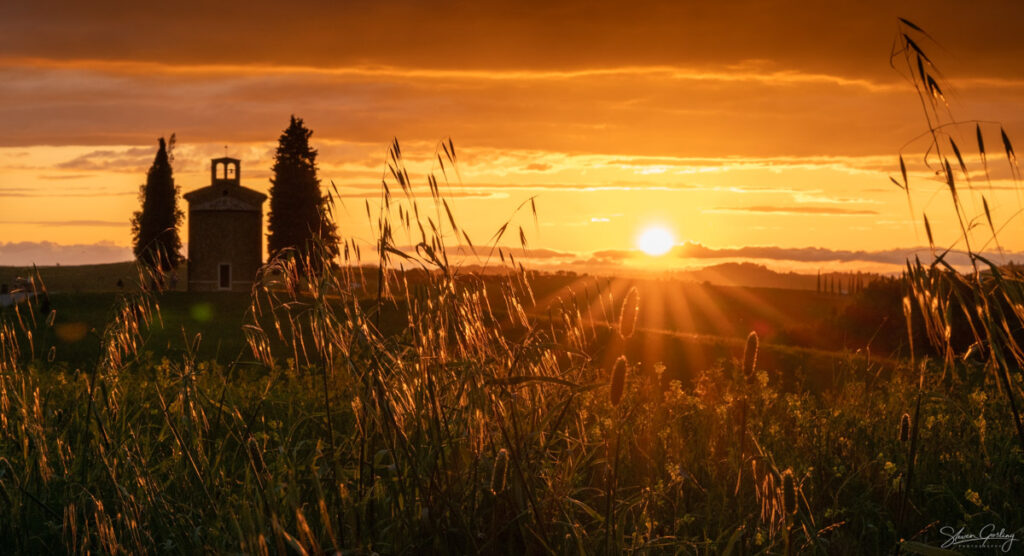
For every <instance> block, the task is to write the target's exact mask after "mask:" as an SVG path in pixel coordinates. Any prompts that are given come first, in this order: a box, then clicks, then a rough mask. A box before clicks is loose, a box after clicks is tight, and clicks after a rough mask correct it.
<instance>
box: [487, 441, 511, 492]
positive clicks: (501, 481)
mask: <svg viewBox="0 0 1024 556" xmlns="http://www.w3.org/2000/svg"><path fill="white" fill-rule="evenodd" d="M507 471H508V450H506V449H505V448H502V449H501V450H500V451H499V452H498V457H496V458H495V459H494V470H493V471H492V473H491V492H492V493H494V494H498V493H499V492H501V491H503V490H505V474H506V473H507Z"/></svg>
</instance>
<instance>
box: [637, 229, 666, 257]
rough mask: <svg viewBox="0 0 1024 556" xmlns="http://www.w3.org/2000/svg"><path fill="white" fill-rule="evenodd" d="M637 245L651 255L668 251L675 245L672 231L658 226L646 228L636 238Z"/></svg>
mask: <svg viewBox="0 0 1024 556" xmlns="http://www.w3.org/2000/svg"><path fill="white" fill-rule="evenodd" d="M636 245H637V247H639V248H640V250H641V251H643V252H644V253H647V254H648V255H652V256H655V257H656V256H659V255H664V254H665V253H668V252H669V250H670V249H672V246H674V245H675V238H674V237H672V232H670V231H668V230H666V229H665V228H662V227H660V226H653V227H650V228H647V229H646V230H644V231H643V233H641V234H640V237H638V238H637V240H636Z"/></svg>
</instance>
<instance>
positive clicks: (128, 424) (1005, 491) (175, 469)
mask: <svg viewBox="0 0 1024 556" xmlns="http://www.w3.org/2000/svg"><path fill="white" fill-rule="evenodd" d="M62 270H63V269H62ZM67 272H68V273H69V275H74V274H75V273H76V272H77V273H79V276H84V275H83V274H81V273H84V272H85V271H84V270H82V269H78V270H77V271H75V270H72V269H67ZM309 272H312V271H309ZM350 272H351V270H345V269H342V271H341V273H340V274H337V275H333V276H332V277H328V276H326V275H324V276H320V275H316V274H313V275H311V276H308V277H305V278H302V279H301V281H300V282H297V283H293V284H288V283H282V282H281V281H280V280H281V279H282V278H281V276H288V275H289V273H282V274H279V275H278V278H275V279H273V280H272V281H271V282H270V283H267V284H266V285H265V286H263V287H260V288H257V289H256V290H255V291H254V296H255V297H250V296H249V295H247V294H188V293H184V292H165V293H160V294H152V293H147V292H142V291H138V290H137V289H135V288H133V287H128V288H126V289H125V291H118V292H109V291H108V292H91V293H89V292H81V293H52V294H50V295H49V297H48V303H49V307H46V309H49V311H51V313H50V314H52V317H51V318H49V319H47V315H46V314H43V313H42V312H41V311H42V309H43V307H42V306H41V298H36V300H35V301H34V302H33V303H31V304H22V305H21V306H20V307H19V311H18V313H14V312H12V311H11V310H10V309H8V310H7V311H6V312H5V313H4V318H5V320H6V321H7V322H8V325H6V327H5V329H4V334H3V344H2V348H3V351H2V354H3V356H4V357H3V359H0V361H2V362H3V365H4V367H3V371H2V374H0V378H2V383H0V384H2V386H3V389H2V390H0V394H2V397H0V401H2V403H3V404H4V405H3V413H2V415H3V420H2V421H0V430H2V436H0V451H2V453H3V454H5V455H4V459H3V460H2V465H0V497H2V498H3V499H4V500H5V505H4V506H2V509H0V512H3V517H4V519H3V520H2V523H3V525H0V544H3V545H4V546H7V547H11V548H12V549H13V550H15V551H18V552H41V551H42V552H53V551H61V552H72V553H85V552H103V553H115V552H149V551H153V550H154V547H159V548H158V549H159V550H160V551H170V552H195V551H214V552H225V551H227V552H245V553H251V552H257V553H262V552H267V553H269V552H274V553H287V552H296V553H315V552H323V551H328V552H330V551H334V550H341V549H345V550H352V551H355V552H370V551H374V552H378V553H423V552H440V553H466V552H485V553H488V552H499V553H510V552H523V551H526V552H534V553H538V552H555V553H567V552H573V553H614V552H619V551H639V552H642V553H662V552H670V553H679V552H682V553H738V552H741V551H745V552H764V553H785V552H813V553H830V554H863V553H865V552H869V553H874V552H882V551H888V550H891V549H892V547H894V546H896V545H897V544H898V543H899V541H900V539H910V542H909V543H904V544H903V545H901V546H903V547H904V549H905V550H912V549H918V550H929V548H928V547H930V546H931V547H934V546H936V545H937V544H939V543H940V542H941V539H942V538H943V537H942V535H941V534H940V533H939V530H940V529H941V528H942V527H943V526H945V525H947V524H963V525H964V526H967V527H970V528H974V529H980V528H981V527H983V526H985V525H987V524H990V523H991V524H995V525H996V526H997V527H998V528H1005V529H1006V530H1007V531H1012V530H1014V528H1016V527H1019V525H1018V524H1019V523H1020V522H1021V520H1022V519H1024V513H1022V511H1021V509H1020V507H1019V504H1018V501H1019V500H1021V499H1024V498H1022V497H1024V483H1022V481H1021V479H1020V474H1019V473H1018V470H1019V469H1020V468H1021V466H1022V465H1024V454H1022V452H1021V450H1020V447H1019V446H1018V445H1017V444H1016V442H1015V438H1014V431H1013V427H1012V425H1011V422H1010V420H1009V419H1007V418H1006V415H1007V414H1008V408H1007V406H1006V402H1005V398H1003V397H1000V396H996V395H992V394H991V392H992V391H993V390H997V389H998V387H997V386H996V385H995V383H994V382H993V381H994V378H993V375H991V374H990V373H985V372H981V368H980V367H978V366H977V365H976V364H975V363H973V362H970V361H968V362H963V363H958V364H956V365H953V366H952V367H949V366H943V365H939V364H936V363H930V362H927V361H922V362H921V364H920V365H919V366H917V367H911V366H910V365H909V363H908V362H906V361H905V360H893V359H882V358H880V357H877V356H876V357H875V358H873V359H871V358H869V357H867V356H866V353H859V354H857V353H854V352H852V351H840V352H830V351H824V350H820V349H809V348H807V347H799V346H785V345H772V344H768V343H765V344H761V345H760V346H756V348H755V347H750V346H749V345H747V344H748V341H747V340H746V338H745V335H742V334H741V333H740V331H741V330H744V329H746V328H748V327H749V328H754V329H756V328H759V327H765V328H761V329H762V330H767V331H769V332H767V333H769V334H771V333H772V332H771V331H773V330H781V329H784V328H786V326H788V325H789V324H792V323H793V322H804V321H807V320H810V319H813V318H816V317H818V316H825V317H828V316H830V315H833V314H836V313H839V312H841V311H843V310H844V307H845V306H846V305H847V304H849V303H851V302H852V301H851V300H848V299H845V298H840V297H832V296H818V295H817V294H814V293H812V292H786V291H779V290H756V289H743V288H726V287H716V286H707V285H699V284H674V283H665V282H658V281H652V282H650V283H645V282H643V281H640V282H637V281H621V280H620V281H616V280H612V281H604V282H602V281H601V280H600V279H597V280H595V279H593V278H584V279H582V280H581V279H579V278H569V277H564V276H563V277H558V276H544V275H536V274H529V273H520V272H518V271H509V272H508V273H506V274H499V275H493V276H486V277H481V276H474V275H464V276H456V275H454V274H449V273H448V272H447V271H445V270H443V269H441V270H438V271H437V272H435V273H432V274H423V273H419V274H413V275H405V274H403V273H393V274H390V275H388V283H389V284H390V285H391V287H392V288H394V289H393V290H392V291H391V292H390V293H389V294H387V295H386V296H384V297H382V298H381V299H380V300H379V301H378V300H377V298H376V296H374V295H372V294H369V293H367V292H374V291H376V290H377V288H376V282H374V281H373V280H372V279H368V280H367V282H366V283H363V284H362V285H361V286H360V287H358V288H355V289H353V288H352V284H354V283H358V280H359V276H364V277H365V276H366V273H365V272H364V273H358V272H356V273H352V274H349V273H350ZM84 280H85V281H89V279H84ZM588 280H589V281H588ZM588 288H589V295H590V296H591V298H590V299H589V301H588V300H587V295H588ZM53 290H54V291H55V290H56V288H53ZM640 292H643V293H640ZM531 298H532V299H534V300H536V301H535V303H534V302H531V301H529V300H530V299H531ZM597 298H602V299H603V301H598V300H597ZM254 299H255V300H257V301H258V302H257V303H255V304H253V300H254ZM667 300H673V301H667ZM673 303H676V304H678V305H676V307H684V308H686V309H687V310H686V311H685V312H681V311H680V310H678V309H677V310H672V307H673V305H672V304H673ZM602 305H603V306H602ZM659 307H660V309H659ZM157 308H159V310H157ZM712 309H713V310H712ZM791 309H792V310H791ZM30 311H34V312H36V316H35V324H31V316H30V315H29V312H30ZM634 315H635V316H634ZM729 315H738V317H737V320H739V321H740V322H739V323H736V322H733V321H732V320H730V319H729V318H728V316H729ZM19 316H20V317H21V320H22V321H23V322H24V323H25V324H23V325H21V326H18V325H16V324H14V323H16V322H17V321H18V317H19ZM680 319H682V320H680ZM77 323H81V324H82V325H81V326H78V324H77ZM68 325H74V326H72V327H71V328H69V327H68ZM243 327H244V328H243ZM671 327H675V328H676V329H675V330H672V329H671ZM684 327H689V329H690V331H686V329H685V328H684ZM27 331H31V332H33V334H32V338H31V341H29V340H28V336H27V334H26V332H27ZM69 331H70V332H69ZM72 332H74V334H72ZM79 335H80V336H81V337H78V336H79ZM51 348H53V349H52V350H51ZM757 348H759V349H757ZM755 349H756V354H757V355H756V357H749V358H746V359H747V360H745V352H747V353H753V350H755ZM903 415H906V416H907V417H906V419H907V420H908V431H907V433H906V434H905V435H903V436H901V434H902V433H901V431H900V421H901V419H902V418H903V417H902V416H903ZM911 430H912V431H913V433H912V434H911V432H910V431H911ZM914 543H923V544H921V545H920V546H919V545H917V544H914ZM922 547H924V548H922Z"/></svg>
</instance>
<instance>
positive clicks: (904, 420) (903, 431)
mask: <svg viewBox="0 0 1024 556" xmlns="http://www.w3.org/2000/svg"><path fill="white" fill-rule="evenodd" d="M909 440H910V414H908V413H904V414H903V417H901V418H900V442H907V441H909Z"/></svg>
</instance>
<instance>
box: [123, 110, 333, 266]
mask: <svg viewBox="0 0 1024 556" xmlns="http://www.w3.org/2000/svg"><path fill="white" fill-rule="evenodd" d="M312 135H313V132H312V130H310V129H308V128H307V127H306V126H305V125H304V124H303V121H302V118H296V117H295V116H294V115H293V116H292V117H291V122H290V123H289V125H288V127H287V128H286V129H285V130H284V131H283V132H282V133H281V137H280V138H279V139H278V145H277V151H276V153H275V155H274V165H273V167H272V169H271V170H272V172H273V177H272V178H271V179H270V184H271V185H270V212H269V214H268V226H267V228H268V234H267V251H268V253H269V255H270V257H271V258H274V257H276V256H278V255H279V254H281V253H283V252H285V251H288V250H294V251H295V253H296V255H297V256H298V260H299V261H302V260H303V259H305V255H306V254H308V253H309V250H310V248H311V247H312V246H313V245H314V244H316V243H317V242H320V243H322V244H323V245H324V246H325V247H326V248H327V250H328V252H329V253H331V254H332V255H337V254H338V243H339V241H340V240H339V238H338V233H337V229H336V228H335V225H334V223H333V222H331V221H330V219H329V218H328V216H327V210H326V208H327V207H326V204H327V198H326V197H325V196H324V195H323V193H322V192H321V190H320V179H319V177H317V172H318V168H317V163H316V157H317V154H318V153H317V150H316V149H314V148H312V147H311V146H310V143H309V139H310V137H311V136H312ZM174 145H175V136H174V135H173V134H172V135H171V138H170V141H165V140H164V138H163V137H161V138H160V139H159V141H158V148H157V153H156V158H155V159H154V160H153V164H152V166H150V168H149V172H148V173H147V175H146V183H145V184H143V185H142V186H141V187H140V188H139V204H140V205H141V207H140V210H139V211H137V212H135V214H134V215H133V216H132V237H133V241H132V247H133V250H134V252H135V256H136V257H137V258H138V259H139V260H140V261H142V262H143V263H145V264H148V265H149V266H152V267H154V268H159V269H160V270H162V271H164V272H167V271H170V270H172V269H174V268H177V266H178V265H179V264H181V262H182V261H183V260H184V258H183V257H182V256H181V237H180V235H179V231H178V230H179V228H180V226H181V222H182V220H183V219H184V216H185V215H184V212H183V211H182V210H181V209H179V208H178V197H179V196H180V194H181V187H179V186H177V185H175V183H174V172H173V168H172V164H173V162H174Z"/></svg>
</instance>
